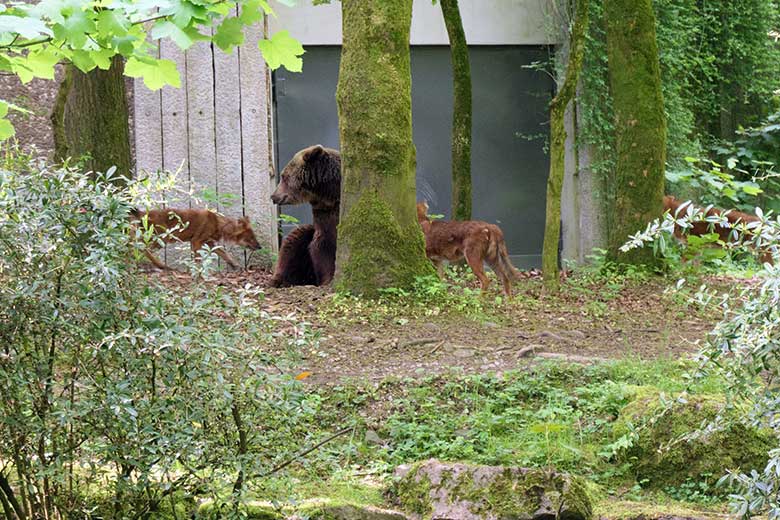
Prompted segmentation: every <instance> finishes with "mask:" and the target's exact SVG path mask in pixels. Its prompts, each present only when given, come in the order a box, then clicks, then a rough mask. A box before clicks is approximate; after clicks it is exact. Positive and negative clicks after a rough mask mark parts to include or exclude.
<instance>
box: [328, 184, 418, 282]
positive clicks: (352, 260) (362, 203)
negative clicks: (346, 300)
mask: <svg viewBox="0 0 780 520" xmlns="http://www.w3.org/2000/svg"><path fill="white" fill-rule="evenodd" d="M338 236H339V248H342V247H347V248H348V249H349V251H350V255H349V257H348V260H347V261H345V262H344V263H343V264H342V265H341V272H340V276H339V279H338V281H337V287H338V288H339V289H342V290H348V291H351V292H355V293H358V294H365V295H369V296H373V295H375V294H377V289H378V288H381V287H409V286H411V285H412V284H413V283H414V280H415V278H416V277H417V276H419V275H421V274H433V266H432V265H431V262H430V261H428V259H427V258H426V256H425V239H424V238H423V234H422V230H421V229H420V225H419V224H418V223H417V222H416V221H415V222H412V223H411V224H406V226H404V227H402V226H401V224H400V223H399V222H398V221H397V220H396V218H395V214H394V212H393V210H392V208H391V207H390V205H389V204H388V203H387V202H386V201H385V200H383V199H382V197H380V195H379V193H378V192H377V191H374V190H369V191H366V192H364V193H363V195H362V196H361V198H360V200H358V201H357V203H356V204H355V205H354V206H353V207H352V209H351V211H350V212H349V213H348V214H347V215H346V218H344V217H342V220H341V222H340V223H339V231H338Z"/></svg>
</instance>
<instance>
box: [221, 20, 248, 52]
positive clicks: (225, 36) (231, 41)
mask: <svg viewBox="0 0 780 520" xmlns="http://www.w3.org/2000/svg"><path fill="white" fill-rule="evenodd" d="M243 29H244V26H243V24H242V23H241V20H239V19H238V18H228V19H226V20H225V21H224V22H222V24H221V25H220V26H219V28H218V29H217V33H216V34H215V35H214V43H216V44H217V47H219V48H220V49H222V50H223V51H229V50H230V49H231V48H232V47H233V46H234V45H241V44H242V43H244V32H243Z"/></svg>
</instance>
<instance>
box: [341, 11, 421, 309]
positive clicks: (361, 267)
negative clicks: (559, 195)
mask: <svg viewBox="0 0 780 520" xmlns="http://www.w3.org/2000/svg"><path fill="white" fill-rule="evenodd" d="M341 9H342V24H343V31H342V32H343V47H342V50H341V67H340V71H339V82H338V88H337V90H336V101H337V104H338V115H339V134H340V138H341V161H342V162H341V164H342V181H341V210H340V223H339V229H338V246H337V248H336V251H337V253H336V286H337V287H339V288H340V289H343V290H347V291H350V292H353V293H356V294H365V295H374V294H376V293H377V291H378V290H379V289H381V288H385V287H398V288H409V287H411V286H412V284H413V283H414V281H415V278H416V277H418V276H420V275H427V274H433V273H434V270H433V266H432V264H431V262H430V261H428V259H427V258H426V256H425V245H424V244H425V243H424V239H423V235H422V230H421V229H420V226H419V224H418V222H417V215H416V209H415V203H416V200H415V167H416V156H415V148H414V143H413V142H412V100H411V70H410V58H409V31H410V28H411V20H412V0H343V1H342V3H341Z"/></svg>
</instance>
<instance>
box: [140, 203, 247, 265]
mask: <svg viewBox="0 0 780 520" xmlns="http://www.w3.org/2000/svg"><path fill="white" fill-rule="evenodd" d="M132 216H133V218H134V220H136V221H139V222H141V223H142V225H143V226H144V227H148V228H150V229H152V230H153V232H154V234H155V235H156V236H157V237H160V238H162V240H163V242H167V243H170V242H176V241H181V242H189V243H190V246H191V247H192V251H193V252H197V251H198V249H200V248H201V247H203V246H204V245H207V246H209V247H210V248H213V247H214V246H215V245H216V243H217V242H219V241H223V242H226V243H230V244H237V245H239V246H243V247H248V248H250V249H260V248H261V246H260V243H259V242H258V241H257V237H256V236H255V233H254V231H252V226H251V224H250V223H249V218H247V217H242V218H238V219H235V218H229V217H224V216H222V215H218V214H217V213H215V212H213V211H209V210H207V209H153V210H151V211H133V212H132ZM169 230H173V231H172V232H170V233H167V232H168V231H169ZM149 247H151V248H156V247H159V244H157V243H156V241H154V242H153V243H151V244H150V246H149ZM214 252H215V253H217V255H219V257H220V258H222V259H223V260H224V261H225V262H227V263H228V265H230V266H231V267H234V268H236V267H238V264H237V263H236V262H235V260H233V259H232V258H231V257H230V255H228V254H227V252H225V251H224V250H223V249H221V248H219V249H215V250H214ZM144 253H145V254H146V256H147V257H148V258H149V260H151V261H152V263H153V264H154V265H155V266H157V267H158V268H160V269H170V267H168V266H167V265H166V264H165V263H163V262H162V261H160V259H159V258H157V257H156V256H154V255H153V254H152V253H151V251H149V250H148V249H147V250H145V251H144Z"/></svg>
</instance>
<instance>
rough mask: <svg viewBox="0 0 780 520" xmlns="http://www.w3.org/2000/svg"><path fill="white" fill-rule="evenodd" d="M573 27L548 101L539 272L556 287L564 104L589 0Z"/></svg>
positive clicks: (576, 71) (575, 75) (581, 2)
mask: <svg viewBox="0 0 780 520" xmlns="http://www.w3.org/2000/svg"><path fill="white" fill-rule="evenodd" d="M575 9H576V12H575V18H574V27H573V28H572V32H571V39H570V43H569V58H568V63H567V64H566V73H565V78H564V80H563V85H562V86H561V89H560V90H559V91H558V94H557V95H556V96H555V98H553V100H552V103H550V175H549V177H548V178H547V212H546V217H545V223H544V245H543V246H542V272H543V275H544V284H545V286H547V287H548V288H550V289H557V288H558V284H559V281H560V278H559V276H558V243H559V242H560V237H561V191H562V190H563V175H564V172H565V169H566V153H565V152H566V150H565V147H566V127H565V125H564V115H565V114H566V107H567V106H568V105H569V103H571V102H572V100H574V97H575V95H576V93H577V81H578V79H579V75H580V69H581V68H582V55H583V49H584V48H585V34H586V33H587V30H588V0H577V5H576V7H575Z"/></svg>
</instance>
